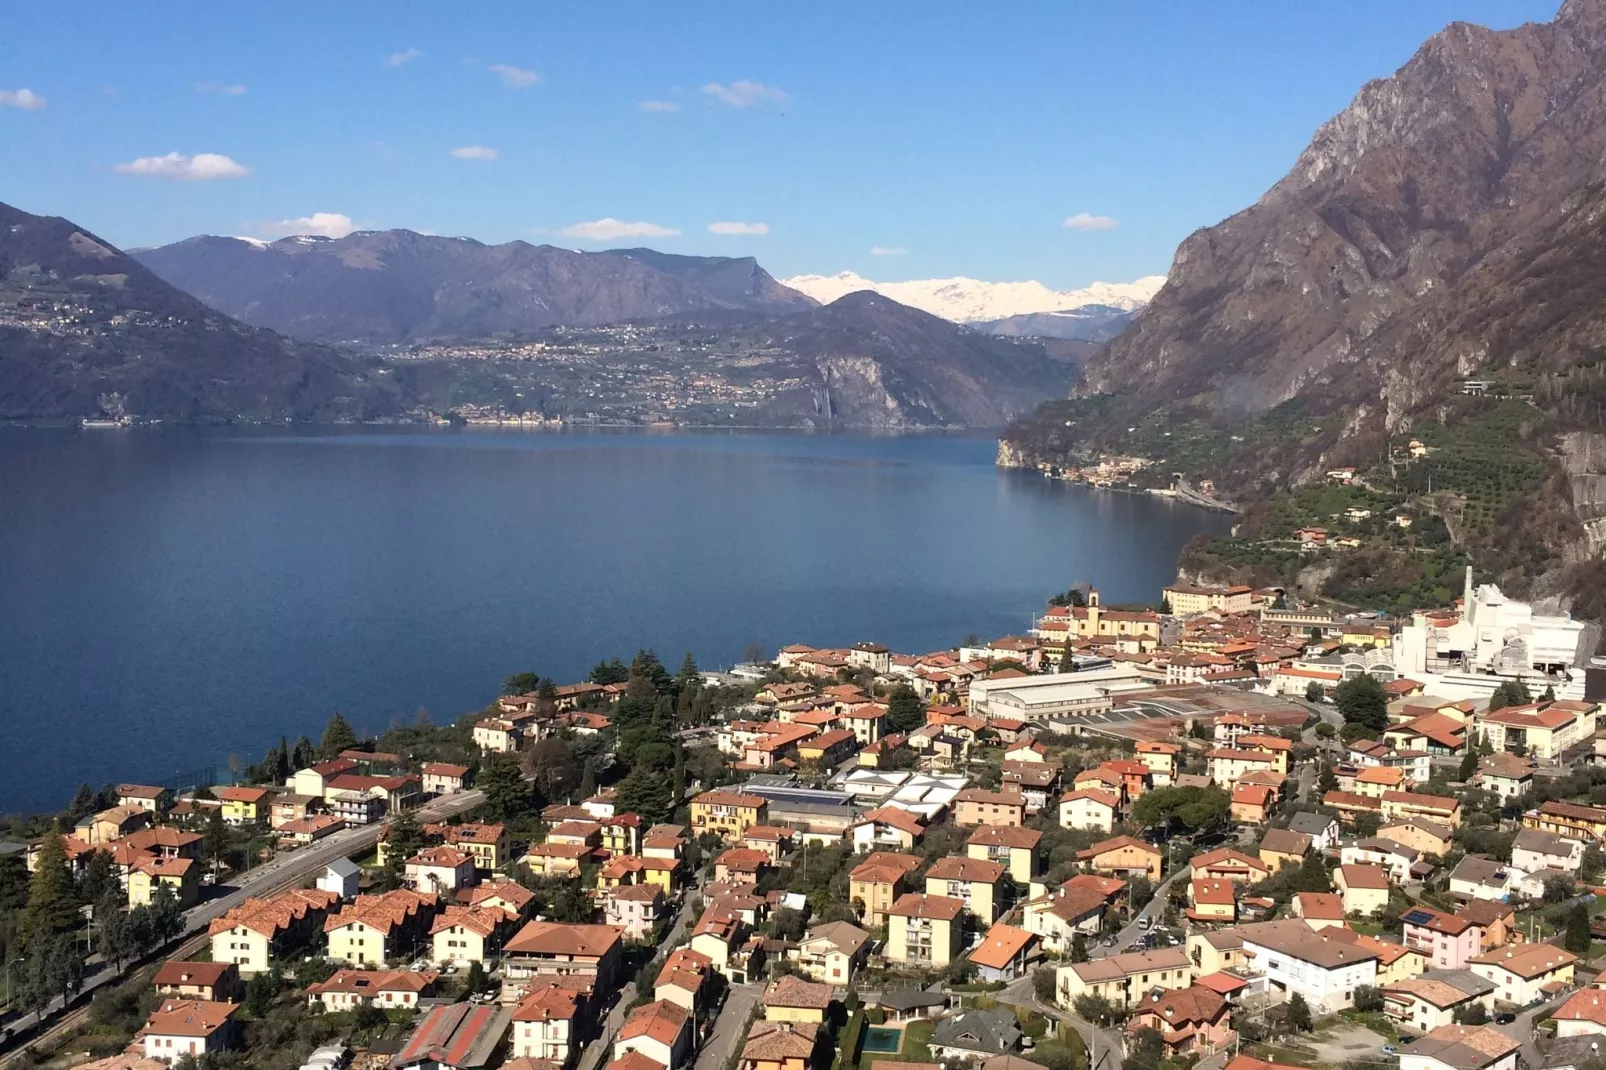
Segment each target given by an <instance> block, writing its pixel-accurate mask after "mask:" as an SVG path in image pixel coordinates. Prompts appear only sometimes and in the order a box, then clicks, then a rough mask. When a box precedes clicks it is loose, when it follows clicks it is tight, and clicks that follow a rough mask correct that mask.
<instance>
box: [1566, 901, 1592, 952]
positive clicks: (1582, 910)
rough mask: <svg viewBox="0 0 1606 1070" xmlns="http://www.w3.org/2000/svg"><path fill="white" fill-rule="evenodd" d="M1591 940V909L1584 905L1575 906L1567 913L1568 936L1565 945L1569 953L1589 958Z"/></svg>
mask: <svg viewBox="0 0 1606 1070" xmlns="http://www.w3.org/2000/svg"><path fill="white" fill-rule="evenodd" d="M1589 939H1590V936H1589V908H1588V907H1586V906H1585V905H1584V904H1582V903H1578V904H1575V905H1574V906H1573V908H1572V909H1571V910H1569V911H1568V912H1567V936H1566V939H1565V941H1564V943H1565V944H1566V947H1567V950H1568V951H1571V952H1573V953H1574V954H1577V955H1585V956H1587V955H1588V954H1589Z"/></svg>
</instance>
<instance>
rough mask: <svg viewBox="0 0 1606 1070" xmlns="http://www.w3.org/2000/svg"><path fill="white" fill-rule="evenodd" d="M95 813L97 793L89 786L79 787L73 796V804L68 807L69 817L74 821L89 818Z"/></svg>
mask: <svg viewBox="0 0 1606 1070" xmlns="http://www.w3.org/2000/svg"><path fill="white" fill-rule="evenodd" d="M94 812H95V792H94V789H93V788H91V787H90V786H89V785H88V784H80V785H78V790H77V791H76V792H75V793H74V794H73V797H72V804H71V805H70V806H68V807H67V816H68V818H70V819H71V820H73V821H77V820H78V819H79V818H81V817H88V816H89V815H90V814H92V813H94Z"/></svg>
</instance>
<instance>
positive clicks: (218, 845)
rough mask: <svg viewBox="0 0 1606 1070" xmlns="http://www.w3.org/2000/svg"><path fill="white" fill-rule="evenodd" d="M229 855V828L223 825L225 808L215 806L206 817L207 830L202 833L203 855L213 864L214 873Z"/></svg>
mask: <svg viewBox="0 0 1606 1070" xmlns="http://www.w3.org/2000/svg"><path fill="white" fill-rule="evenodd" d="M228 853H229V827H228V826H227V825H225V824H224V823H223V808H222V807H220V806H214V807H212V809H211V810H210V811H209V812H208V813H207V815H206V828H205V829H203V830H202V832H201V854H202V855H204V856H205V857H206V859H207V860H208V861H209V862H211V863H212V872H213V873H216V872H217V867H218V866H219V865H220V864H221V863H222V862H223V859H224V858H225V857H226V856H227V855H228Z"/></svg>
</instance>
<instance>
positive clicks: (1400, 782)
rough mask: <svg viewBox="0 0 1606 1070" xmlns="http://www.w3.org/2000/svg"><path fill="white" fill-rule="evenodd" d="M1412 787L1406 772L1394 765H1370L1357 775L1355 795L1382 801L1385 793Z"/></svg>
mask: <svg viewBox="0 0 1606 1070" xmlns="http://www.w3.org/2000/svg"><path fill="white" fill-rule="evenodd" d="M1410 786H1411V779H1410V777H1408V776H1406V775H1405V770H1404V769H1401V768H1399V767H1398V766H1393V765H1369V766H1367V767H1366V768H1365V769H1362V770H1361V771H1360V772H1359V773H1357V774H1355V794H1357V795H1365V796H1367V797H1368V798H1372V799H1381V798H1382V797H1383V793H1384V792H1389V791H1405V790H1407V789H1408V788H1410Z"/></svg>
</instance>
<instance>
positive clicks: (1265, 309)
mask: <svg viewBox="0 0 1606 1070" xmlns="http://www.w3.org/2000/svg"><path fill="white" fill-rule="evenodd" d="M1603 75H1606V0H1569V2H1568V3H1567V4H1566V5H1565V6H1564V7H1563V9H1562V10H1561V12H1560V14H1559V15H1558V16H1557V18H1556V19H1555V21H1553V22H1551V23H1547V24H1530V25H1526V26H1522V27H1519V28H1517V29H1514V30H1510V31H1505V32H1494V31H1490V30H1487V29H1484V28H1481V27H1477V26H1471V25H1467V24H1464V23H1457V24H1454V25H1451V26H1450V27H1448V28H1447V29H1445V30H1444V31H1443V32H1442V33H1440V34H1438V35H1437V36H1435V37H1434V38H1432V39H1431V40H1430V41H1428V42H1427V43H1426V44H1425V45H1424V46H1423V47H1422V49H1421V50H1420V51H1419V52H1418V53H1417V54H1416V56H1415V57H1413V58H1412V59H1411V61H1410V62H1408V63H1407V64H1406V65H1405V66H1404V67H1403V68H1401V69H1400V71H1399V72H1398V73H1396V74H1395V75H1394V76H1393V77H1391V78H1387V79H1382V80H1379V81H1376V82H1373V83H1371V84H1369V85H1367V86H1366V87H1365V88H1363V89H1362V90H1361V92H1360V93H1359V94H1358V95H1357V97H1356V98H1355V101H1354V102H1353V103H1352V104H1351V105H1350V106H1349V107H1348V108H1347V109H1345V110H1344V111H1343V112H1342V113H1340V114H1339V115H1338V116H1336V117H1334V118H1333V119H1332V120H1330V121H1329V122H1327V123H1326V124H1324V125H1323V126H1322V127H1321V128H1320V129H1319V130H1318V131H1317V132H1316V134H1315V136H1314V137H1313V138H1312V140H1311V142H1310V145H1309V146H1308V147H1307V148H1306V149H1305V151H1304V152H1303V153H1302V154H1301V155H1300V157H1299V159H1298V160H1297V161H1296V163H1295V164H1294V167H1293V169H1292V170H1291V171H1290V172H1289V174H1288V175H1287V176H1286V177H1285V178H1283V179H1282V180H1281V181H1280V182H1278V183H1277V184H1276V185H1275V186H1273V187H1272V188H1271V189H1270V190H1269V191H1268V192H1267V193H1266V194H1265V196H1264V197H1262V198H1261V200H1260V201H1259V202H1258V203H1256V204H1255V205H1254V206H1252V207H1250V208H1248V209H1246V210H1244V211H1242V212H1240V213H1238V214H1237V215H1235V216H1233V217H1231V218H1230V219H1228V220H1226V221H1224V222H1222V223H1220V224H1218V225H1217V226H1214V227H1209V228H1207V229H1204V230H1201V231H1199V232H1197V233H1195V234H1193V235H1192V236H1190V237H1189V238H1188V239H1187V240H1186V241H1184V242H1183V243H1182V245H1181V246H1180V247H1179V248H1178V250H1177V253H1176V257H1175V261H1174V263H1173V265H1172V269H1171V272H1170V275H1169V277H1168V280H1167V282H1166V285H1165V287H1164V288H1163V289H1162V290H1161V291H1160V293H1159V294H1158V295H1157V296H1156V297H1155V299H1154V300H1153V302H1152V303H1151V304H1150V305H1149V307H1148V308H1147V309H1146V310H1145V312H1144V314H1143V315H1142V316H1140V317H1138V319H1137V320H1136V321H1135V322H1134V323H1133V325H1132V326H1131V327H1130V328H1129V329H1128V330H1127V331H1126V332H1124V333H1123V334H1122V335H1121V336H1120V337H1118V338H1117V339H1115V340H1114V341H1113V342H1112V343H1110V344H1109V345H1108V346H1107V347H1106V348H1105V349H1104V350H1103V351H1101V352H1100V353H1099V354H1097V355H1096V356H1095V357H1094V358H1093V359H1092V360H1091V361H1090V363H1089V365H1088V368H1087V373H1086V381H1085V383H1084V386H1083V388H1082V392H1083V393H1088V394H1093V393H1125V394H1127V395H1128V396H1129V397H1128V400H1127V401H1126V402H1125V403H1124V404H1123V406H1121V407H1120V411H1119V412H1118V413H1117V414H1116V419H1117V420H1121V419H1127V418H1129V417H1130V415H1131V414H1132V413H1133V412H1137V411H1148V410H1149V409H1152V408H1153V407H1154V406H1155V405H1157V404H1176V403H1179V402H1186V403H1190V404H1194V405H1197V406H1200V407H1202V408H1203V409H1204V410H1206V411H1209V412H1213V413H1217V414H1222V415H1228V416H1230V415H1234V414H1238V413H1245V412H1257V411H1261V410H1265V409H1268V408H1271V407H1273V406H1275V405H1278V404H1280V403H1284V402H1287V401H1289V400H1291V399H1296V398H1297V399H1302V400H1304V401H1306V402H1308V403H1309V404H1310V406H1311V407H1312V408H1313V410H1315V411H1339V410H1342V409H1346V408H1350V407H1353V406H1356V405H1359V404H1363V403H1364V404H1365V405H1366V410H1365V412H1364V413H1363V414H1360V418H1359V419H1358V420H1357V421H1356V422H1357V424H1358V425H1359V426H1358V427H1357V428H1356V430H1361V431H1364V430H1371V431H1378V430H1382V429H1389V430H1393V429H1397V428H1399V427H1401V426H1405V425H1407V424H1408V422H1409V421H1410V420H1411V419H1412V418H1413V417H1414V416H1417V415H1419V414H1420V413H1422V412H1423V411H1424V410H1426V409H1428V408H1430V407H1431V406H1432V405H1434V404H1435V402H1436V401H1437V400H1439V399H1440V398H1442V397H1443V396H1444V394H1445V392H1446V390H1447V388H1449V387H1450V386H1451V384H1452V383H1453V382H1454V381H1455V380H1456V379H1457V378H1460V377H1465V376H1468V375H1471V374H1474V373H1480V372H1486V371H1488V370H1490V369H1497V368H1517V367H1522V368H1529V369H1531V370H1533V371H1534V372H1536V373H1541V374H1542V373H1552V374H1555V373H1560V372H1563V371H1565V370H1566V369H1568V368H1569V367H1571V366H1572V365H1574V364H1576V363H1578V362H1579V361H1580V360H1583V359H1588V358H1590V357H1591V356H1592V355H1593V354H1595V353H1597V352H1599V351H1601V350H1602V349H1603V348H1606V234H1603V229H1602V228H1603V226H1606V77H1603Z"/></svg>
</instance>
